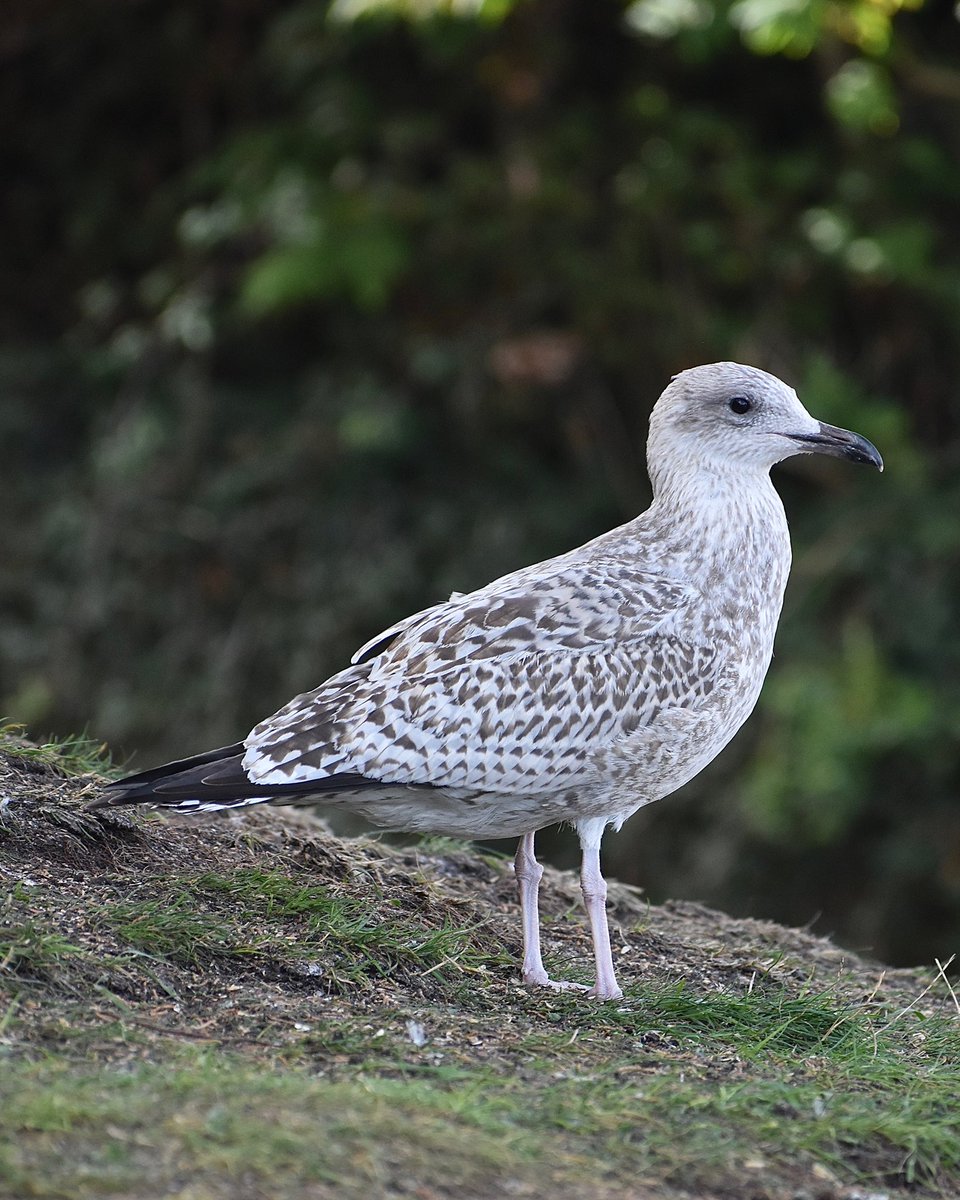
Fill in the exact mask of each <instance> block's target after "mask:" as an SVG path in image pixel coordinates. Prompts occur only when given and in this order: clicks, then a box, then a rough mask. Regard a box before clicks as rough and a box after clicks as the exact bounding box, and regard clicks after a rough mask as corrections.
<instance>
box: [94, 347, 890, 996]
mask: <svg viewBox="0 0 960 1200" xmlns="http://www.w3.org/2000/svg"><path fill="white" fill-rule="evenodd" d="M810 453H819V454H832V455H834V456H836V457H840V458H848V459H850V460H852V461H853V462H861V463H871V464H872V465H873V466H875V467H877V468H879V469H880V470H882V469H883V463H882V460H881V458H880V455H879V453H878V452H877V450H876V448H875V447H874V446H873V445H871V443H870V442H868V441H867V440H866V439H865V438H862V437H860V436H859V435H858V434H856V433H850V432H848V431H847V430H845V429H837V428H836V427H835V426H832V425H825V424H823V423H822V422H821V421H817V420H815V419H814V418H813V417H811V416H810V414H809V413H808V412H807V411H806V409H805V408H804V407H803V405H802V404H801V403H800V401H799V399H798V398H797V395H796V392H795V391H794V390H793V388H790V387H788V386H787V385H786V384H785V383H782V382H781V381H780V380H779V379H776V378H775V377H774V376H772V375H768V374H766V373H765V372H764V371H759V370H757V369H756V368H754V367H746V366H741V365H740V364H738V363H730V362H723V363H714V364H712V365H710V366H703V367H694V368H692V369H691V370H688V371H682V372H681V373H680V374H679V375H676V376H675V377H674V379H673V381H672V382H671V383H670V385H669V386H668V387H667V389H666V390H665V391H664V393H663V395H662V396H661V397H660V399H659V400H658V401H657V404H656V407H655V408H654V410H653V412H652V414H651V416H650V436H649V440H648V442H647V463H648V467H649V472H650V480H651V483H652V485H653V503H652V504H651V505H650V507H649V508H648V509H647V511H646V512H644V513H642V514H641V515H640V516H639V517H636V518H635V519H634V520H632V521H628V522H627V524H626V525H621V526H620V528H618V529H614V530H611V531H610V532H609V533H604V534H602V535H601V536H600V537H597V538H595V539H594V540H593V541H591V542H588V543H587V544H586V545H585V546H581V547H580V548H579V549H577V550H571V551H570V552H569V553H567V554H561V555H560V556H559V557H558V558H552V559H549V560H548V561H547V562H542V563H537V564H536V565H534V566H531V567H525V568H523V569H522V570H519V571H514V572H512V573H511V574H509V575H504V576H503V578H501V579H497V580H495V581H494V582H493V583H489V584H487V586H486V587H482V588H478V589H477V591H475V592H469V593H467V594H466V595H460V594H459V593H456V594H454V595H453V596H452V597H451V598H450V599H449V600H447V601H446V602H444V603H441V604H435V605H433V607H432V608H427V609H424V611H423V612H419V613H415V614H414V615H413V616H412V617H408V618H407V619H406V620H405V621H400V622H398V623H397V624H396V625H393V626H391V628H390V629H387V630H385V631H384V632H383V633H381V634H379V635H378V636H377V637H375V638H373V639H372V640H371V641H369V642H367V644H366V645H365V646H363V647H361V649H360V650H358V651H357V653H356V654H355V655H354V656H353V658H352V660H351V665H350V666H349V667H347V668H346V669H345V670H342V671H339V672H338V673H337V674H336V675H333V676H332V677H331V678H330V679H328V680H327V681H326V682H325V683H323V684H321V685H320V687H318V688H317V689H316V690H314V691H312V692H306V693H305V694H304V695H302V696H297V697H296V699H294V700H291V701H290V703H289V704H287V705H286V706H285V707H284V708H281V709H280V711H279V712H278V713H276V714H275V715H274V716H272V717H269V718H268V719H267V720H265V721H262V722H261V723H260V724H259V725H257V726H256V728H255V729H254V730H253V731H252V732H251V733H250V734H249V735H248V736H247V737H246V738H245V739H244V741H242V742H237V743H236V744H235V745H233V746H225V747H223V748H221V749H219V750H212V751H209V752H208V753H206V754H200V755H197V756H196V757H193V758H187V759H183V760H181V761H178V762H173V763H168V764H167V765H166V766H162V767H157V768H156V769H154V770H151V771H144V772H143V773H141V774H139V775H132V776H130V777H129V778H127V779H123V780H120V781H119V782H117V783H113V784H111V785H109V787H108V788H107V789H106V792H105V795H104V796H103V797H102V798H101V799H100V800H98V801H97V802H96V805H97V806H101V805H113V804H138V803H150V804H154V805H160V806H162V807H165V808H173V809H178V810H180V811H207V810H212V809H221V808H238V807H241V806H243V805H248V804H289V803H298V802H306V803H310V804H317V803H320V804H323V805H329V806H331V807H332V806H336V807H338V808H342V809H346V810H349V811H352V812H356V813H359V814H361V815H362V816H364V817H365V818H366V819H367V820H368V821H370V822H371V823H372V824H374V825H377V826H380V827H382V828H384V829H392V830H406V831H412V832H417V833H435V834H449V835H452V836H455V837H470V838H502V837H519V839H520V843H519V847H518V849H517V854H516V860H515V863H516V877H517V884H518V888H519V893H520V907H521V913H522V922H523V968H522V974H523V981H524V983H526V984H529V985H540V986H544V987H552V988H564V987H570V986H576V985H571V984H566V983H560V982H556V981H554V980H552V979H551V978H550V977H549V976H548V974H547V972H546V970H545V969H544V965H543V959H542V958H541V955H540V928H539V925H540V923H539V916H538V911H537V897H538V891H539V885H540V878H541V876H542V874H543V868H542V867H541V866H540V864H539V863H538V862H537V859H536V857H535V855H534V837H535V835H536V832H537V830H539V829H543V828H544V827H545V826H547V825H554V824H556V823H558V822H561V821H566V822H569V824H571V825H572V826H573V827H574V828H575V829H576V831H577V833H578V835H579V838H580V845H581V848H582V865H581V870H580V881H581V886H582V891H583V901H584V905H585V907H586V910H587V915H588V917H589V921H590V929H591V933H592V935H593V949H594V958H595V961H596V982H595V984H594V986H593V987H592V988H591V989H590V990H589V995H591V996H594V997H596V998H597V999H598V1000H612V999H617V998H618V997H620V996H621V995H622V992H621V991H620V988H619V985H618V984H617V979H616V975H615V973H614V968H613V959H612V957H611V953H610V934H609V930H608V926H607V919H606V912H605V901H606V891H607V889H606V883H605V882H604V879H603V875H602V874H601V871H600V841H601V838H602V836H603V832H604V830H605V829H606V827H607V826H608V825H612V826H613V828H614V829H615V830H617V829H619V828H620V827H621V826H622V825H623V823H624V821H625V820H626V819H627V817H629V816H630V815H631V814H632V813H634V812H636V811H637V809H638V808H640V807H641V806H642V805H645V804H649V803H651V801H653V800H659V799H660V798H661V797H663V796H667V795H669V794H670V793H671V792H673V791H675V790H676V789H677V788H679V787H680V786H681V785H682V784H684V783H686V782H687V781H688V780H690V779H692V778H693V777H694V776H695V775H696V774H697V773H698V772H699V771H701V770H702V769H703V768H704V767H705V766H706V765H707V763H709V762H710V761H711V760H712V759H713V758H714V757H715V756H716V755H717V754H718V753H719V752H720V751H721V750H722V749H723V747H724V746H725V745H726V744H727V742H729V741H730V739H731V738H732V737H733V735H734V734H735V733H736V732H737V730H738V729H739V728H740V726H741V725H742V724H743V723H744V721H745V720H746V719H747V717H748V716H749V715H750V712H751V711H752V709H753V706H754V705H755V704H756V701H757V697H758V695H759V694H760V688H761V685H762V683H763V679H764V676H765V675H766V673H767V667H768V666H769V664H770V658H771V655H772V653H773V638H774V633H775V632H776V628H777V620H778V618H779V616H780V606H781V602H782V600H783V591H784V587H785V585H786V582H787V573H788V571H789V569H790V539H789V533H788V529H787V521H786V517H785V515H784V511H783V505H782V504H781V502H780V498H779V496H778V495H777V493H776V491H775V490H774V488H773V485H772V483H771V482H770V475H769V472H770V468H771V467H772V466H773V465H774V463H777V462H780V461H781V460H782V459H784V458H788V457H789V456H790V455H793V454H810Z"/></svg>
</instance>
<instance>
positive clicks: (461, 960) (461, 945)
mask: <svg viewBox="0 0 960 1200" xmlns="http://www.w3.org/2000/svg"><path fill="white" fill-rule="evenodd" d="M150 892H151V894H150V896H149V897H148V898H145V899H136V900H128V901H121V902H118V903H113V904H109V905H104V906H102V907H101V909H100V917H101V919H102V921H103V922H104V924H105V925H106V926H108V927H109V928H110V929H112V930H113V931H114V933H116V934H117V936H118V937H119V938H120V939H121V941H122V942H123V943H125V944H127V945H129V946H132V947H134V948H135V949H137V950H141V951H144V952H145V953H148V954H151V955H154V956H157V957H161V958H171V959H176V960H178V961H180V962H186V963H190V964H193V965H197V964H200V963H202V962H203V961H204V960H205V959H207V958H209V957H210V956H220V957H233V958H249V957H253V956H260V957H263V958H269V959H271V960H272V961H274V962H276V963H279V964H286V965H293V966H296V967H297V968H298V970H299V971H300V973H307V974H311V973H313V974H316V975H321V974H322V975H323V976H324V978H325V981H326V983H327V986H328V987H332V988H335V989H343V988H344V987H347V986H350V987H356V986H371V985H372V984H373V982H374V981H375V980H378V979H382V978H393V977H396V976H397V975H407V976H409V975H411V974H413V975H420V976H424V975H428V974H430V975H432V974H437V975H439V976H440V977H441V978H442V977H444V976H447V975H463V974H465V973H474V972H483V971H486V970H487V969H488V967H489V964H490V962H491V957H493V958H494V959H495V958H496V956H495V955H494V956H491V953H490V948H489V946H488V945H486V944H485V943H484V942H483V941H482V940H481V939H480V938H479V937H478V936H477V933H478V929H477V928H476V927H466V928H463V927H461V926H458V925H455V924H454V923H452V921H451V920H450V918H449V915H448V914H446V913H444V914H443V918H442V920H441V921H440V923H439V924H438V923H437V922H436V919H435V918H434V920H432V921H431V919H430V914H429V913H427V914H424V913H423V912H422V911H420V910H419V909H417V910H415V911H413V912H404V911H403V910H402V901H401V899H400V898H398V897H396V896H380V897H379V903H376V904H371V903H370V902H369V900H366V901H360V900H357V899H355V898H352V897H350V896H345V895H336V894H334V892H333V890H332V889H331V888H329V887H323V886H318V885H315V884H308V883H305V882H303V881H302V880H293V879H291V878H289V877H288V876H286V875H284V874H282V873H281V872H279V871H265V870H263V869H261V868H257V867H249V868H245V869H241V870H238V871H236V872H234V873H233V874H232V875H229V876H226V875H221V874H218V873H216V872H209V871H208V872H203V873H201V874H198V875H196V876H194V877H193V878H188V879H183V878H180V877H176V878H171V879H160V880H158V879H154V880H152V881H151V887H150Z"/></svg>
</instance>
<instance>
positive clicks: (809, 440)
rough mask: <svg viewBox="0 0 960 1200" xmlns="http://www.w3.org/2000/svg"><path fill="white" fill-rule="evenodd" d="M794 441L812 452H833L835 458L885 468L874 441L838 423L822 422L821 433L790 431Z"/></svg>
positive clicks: (790, 436)
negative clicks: (842, 427) (843, 427)
mask: <svg viewBox="0 0 960 1200" xmlns="http://www.w3.org/2000/svg"><path fill="white" fill-rule="evenodd" d="M787 437H788V438H789V439H790V440H791V441H792V442H799V443H800V444H801V445H802V446H804V447H809V450H810V453H811V454H832V455H833V456H834V457H835V458H848V459H849V460H850V461H851V462H856V463H869V465H870V466H871V467H876V468H877V470H878V471H882V470H883V459H882V458H881V457H880V451H879V450H878V449H877V448H876V446H875V445H874V444H873V442H868V441H867V439H866V438H865V437H861V436H860V434H859V433H851V432H850V430H849V429H839V428H838V427H837V426H836V425H826V424H824V422H823V421H821V422H820V432H819V433H788V434H787Z"/></svg>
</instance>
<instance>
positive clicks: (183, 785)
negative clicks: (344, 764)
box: [87, 742, 382, 811]
mask: <svg viewBox="0 0 960 1200" xmlns="http://www.w3.org/2000/svg"><path fill="white" fill-rule="evenodd" d="M243 753H244V745H243V743H242V742H236V743H235V744H234V745H232V746H221V747H220V748H219V749H218V750H208V751H207V752H206V753H205V754H197V755H195V756H194V757H193V758H182V759H178V760H176V761H175V762H169V763H165V764H164V765H163V766H160V767H153V768H151V769H150V770H149V771H140V772H138V773H137V774H136V775H128V776H127V777H126V778H125V779H118V780H116V782H114V783H110V784H107V786H106V787H105V788H104V791H103V795H102V796H100V797H98V798H97V799H96V800H94V801H93V802H92V803H91V804H89V805H88V806H87V807H88V808H89V809H91V810H92V809H98V808H111V807H115V806H117V805H122V804H153V805H158V806H160V807H164V808H181V809H184V810H192V811H196V810H197V809H216V808H236V807H242V806H244V805H249V804H284V803H287V804H289V803H293V802H296V801H297V800H306V799H308V798H310V797H311V796H320V795H322V794H323V793H327V794H329V793H331V792H342V791H356V790H358V789H361V788H371V787H380V786H382V784H381V783H380V782H379V781H378V780H376V779H368V778H367V777H366V776H364V775H356V774H347V773H344V774H339V775H328V776H325V777H320V778H317V779H313V780H308V781H304V782H298V783H284V784H269V785H265V784H258V783H253V782H252V781H251V780H250V778H249V776H248V775H247V773H246V771H245V770H244V769H243Z"/></svg>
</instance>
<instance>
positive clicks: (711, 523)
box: [639, 465, 790, 598]
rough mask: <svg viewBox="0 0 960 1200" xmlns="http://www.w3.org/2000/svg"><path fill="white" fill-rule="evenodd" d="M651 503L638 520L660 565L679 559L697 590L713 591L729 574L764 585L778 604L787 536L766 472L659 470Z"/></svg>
mask: <svg viewBox="0 0 960 1200" xmlns="http://www.w3.org/2000/svg"><path fill="white" fill-rule="evenodd" d="M654 488H655V490H654V499H653V503H652V505H651V506H650V508H649V509H648V510H647V512H646V513H644V514H643V516H642V517H641V518H640V519H639V520H640V521H641V522H642V524H643V525H644V526H645V527H646V529H648V530H649V531H650V532H651V533H653V535H654V537H655V538H656V540H657V541H658V542H659V543H660V545H661V547H662V548H663V551H664V557H665V559H667V560H669V559H671V558H674V557H676V560H677V562H678V563H682V564H683V568H684V573H685V574H686V576H687V578H688V579H690V580H691V582H695V583H697V584H698V585H699V586H700V587H701V589H702V590H704V591H705V592H706V591H712V590H714V587H715V586H716V585H717V584H718V581H722V580H729V579H730V577H731V574H732V573H740V572H743V573H748V574H750V575H751V576H753V577H758V576H759V577H760V578H763V579H765V586H766V588H767V589H769V590H768V594H769V595H770V597H771V598H774V597H779V598H782V596H783V590H784V588H785V587H786V581H787V572H788V571H789V568H790V534H789V530H788V528H787V519H786V516H785V514H784V511H783V504H782V503H781V500H780V497H779V496H778V494H777V492H776V489H775V488H774V486H773V484H772V482H771V480H770V475H769V472H767V471H763V470H757V471H743V470H738V471H737V472H736V473H734V472H730V471H722V470H716V471H711V470H704V469H703V467H702V465H700V466H698V468H697V470H696V471H692V470H691V471H689V472H686V471H683V470H675V471H672V472H669V473H667V472H661V473H659V474H658V476H657V477H656V479H655V481H654Z"/></svg>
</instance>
